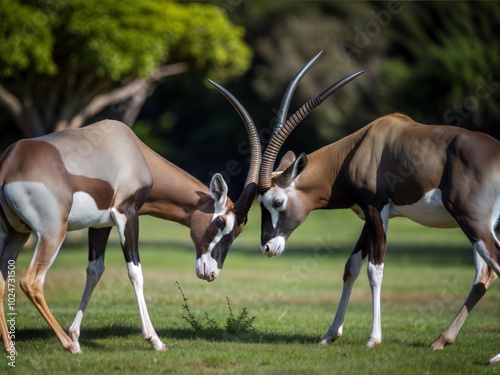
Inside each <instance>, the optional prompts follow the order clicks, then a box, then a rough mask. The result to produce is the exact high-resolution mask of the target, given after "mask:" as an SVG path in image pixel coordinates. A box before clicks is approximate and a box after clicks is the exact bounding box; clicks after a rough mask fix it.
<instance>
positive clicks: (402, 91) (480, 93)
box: [378, 1, 500, 138]
mask: <svg viewBox="0 0 500 375" xmlns="http://www.w3.org/2000/svg"><path fill="white" fill-rule="evenodd" d="M403 8H404V10H403V11H402V12H401V14H400V15H398V17H395V18H394V22H393V25H391V26H392V27H391V30H390V31H391V37H392V39H393V44H392V47H391V51H390V56H388V57H387V58H386V59H384V61H383V62H382V64H381V70H380V73H381V74H380V78H379V80H378V81H379V82H380V86H379V93H380V95H379V98H380V99H381V100H380V101H379V103H378V108H379V109H380V111H381V112H385V113H387V112H393V111H395V110H397V111H400V112H403V113H406V114H408V115H410V116H412V117H414V118H415V120H417V121H419V122H427V123H442V124H449V125H457V126H463V127H467V128H470V129H474V130H481V131H484V132H487V133H490V134H491V135H493V136H495V137H497V138H498V137H500V131H499V129H498V126H497V124H498V122H499V120H500V107H499V106H498V102H499V100H500V75H499V74H498V73H497V72H498V66H499V65H500V55H499V54H498V50H499V49H500V40H499V38H498V28H496V25H497V24H498V20H499V19H500V4H498V3H497V2H489V1H477V2H470V1H458V2H455V1H454V2H452V3H449V2H426V3H407V2H405V3H404V5H403Z"/></svg>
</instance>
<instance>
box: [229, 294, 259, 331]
mask: <svg viewBox="0 0 500 375" xmlns="http://www.w3.org/2000/svg"><path fill="white" fill-rule="evenodd" d="M226 300H227V308H228V310H229V316H228V317H227V319H226V332H227V333H232V334H234V335H237V334H240V333H247V332H249V331H252V330H253V323H254V321H255V316H252V317H250V316H249V315H248V310H247V308H246V307H243V309H241V311H240V313H239V314H238V316H235V315H234V313H233V309H232V308H231V303H230V301H229V297H226Z"/></svg>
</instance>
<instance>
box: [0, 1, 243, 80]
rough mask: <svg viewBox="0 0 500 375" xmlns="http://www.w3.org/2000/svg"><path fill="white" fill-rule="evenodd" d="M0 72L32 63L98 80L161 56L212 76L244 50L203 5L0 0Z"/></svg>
mask: <svg viewBox="0 0 500 375" xmlns="http://www.w3.org/2000/svg"><path fill="white" fill-rule="evenodd" d="M0 17H1V19H2V22H1V24H0V64H1V65H0V66H1V67H2V68H1V71H0V73H1V74H2V76H4V77H10V76H12V75H14V73H16V72H20V71H25V70H27V69H29V68H30V67H32V66H34V67H36V71H37V73H39V74H42V73H45V74H50V75H54V74H56V72H57V69H59V70H60V69H62V68H63V67H64V69H66V70H70V71H72V72H74V73H76V74H78V72H81V71H89V70H92V71H94V72H95V74H97V76H98V77H101V78H102V79H105V78H108V79H111V80H113V81H118V80H120V79H123V78H125V77H141V76H145V75H147V74H149V73H151V72H152V71H153V70H154V69H155V68H157V67H158V66H159V65H160V64H162V63H164V62H166V61H173V62H175V61H184V60H186V61H188V62H189V63H191V64H192V65H193V67H196V68H197V69H202V70H205V71H206V73H207V74H210V75H211V76H213V77H216V78H219V79H227V78H228V77H231V76H234V75H239V74H241V73H243V72H244V71H245V70H246V69H247V68H248V64H249V60H250V57H251V52H250V49H249V48H248V46H247V45H246V44H245V43H244V42H243V41H242V38H243V33H244V31H243V29H242V28H241V27H236V26H234V25H233V24H232V23H231V22H230V21H229V19H228V18H227V16H226V14H225V13H224V11H223V10H222V9H221V8H219V7H217V6H215V5H211V4H203V5H201V4H196V3H194V4H187V5H184V4H179V3H175V2H173V1H169V0H160V1H158V0H107V1H99V0H71V1H59V0H41V1H34V0H33V1H20V0H1V7H0Z"/></svg>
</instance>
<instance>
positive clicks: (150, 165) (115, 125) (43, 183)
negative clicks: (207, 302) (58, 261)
mask: <svg viewBox="0 0 500 375" xmlns="http://www.w3.org/2000/svg"><path fill="white" fill-rule="evenodd" d="M214 85H215V86H216V87H217V89H218V90H219V91H220V92H221V93H222V94H223V95H224V96H226V98H227V99H228V100H229V101H230V102H231V103H232V104H233V106H234V107H235V108H236V110H237V111H238V113H239V114H240V117H241V118H242V120H243V122H244V123H245V127H246V130H247V132H248V136H249V139H250V144H251V163H250V170H249V172H248V175H247V178H246V183H245V186H244V188H243V192H242V194H241V196H240V197H239V199H238V200H237V201H236V202H235V203H233V202H232V201H231V199H229V197H228V196H227V192H228V188H227V185H226V183H225V181H224V179H223V178H222V176H221V175H220V174H215V175H214V176H213V178H212V180H211V182H210V188H207V187H206V186H205V185H204V184H202V183H201V182H199V181H198V180H196V179H195V178H194V177H192V176H191V175H189V174H188V173H187V172H185V171H183V170H182V169H180V168H178V167H177V166H175V165H173V164H172V163H170V162H168V161H167V160H165V159H163V158H162V157H160V156H159V155H158V154H156V153H155V152H154V151H153V150H151V149H150V148H149V147H147V146H146V145H145V144H144V143H142V142H141V141H140V140H139V139H138V138H137V136H136V135H135V134H134V133H133V132H132V130H131V129H129V128H128V127H127V126H126V125H125V124H123V123H121V122H117V121H110V120H105V121H101V122H99V123H96V124H93V125H89V126H87V127H84V128H82V129H72V130H66V131H61V132H58V133H53V134H49V135H46V136H42V137H39V138H34V139H26V140H21V141H18V142H16V143H14V144H12V145H11V146H10V147H8V148H7V149H6V150H5V151H4V152H3V153H2V154H0V208H1V209H0V264H1V274H2V277H0V302H1V303H0V334H1V336H2V339H3V345H4V348H5V350H7V351H13V349H14V345H15V344H14V343H13V342H12V340H11V339H10V337H9V331H8V329H7V323H6V317H5V313H4V307H3V296H4V289H5V284H6V282H5V280H6V279H7V276H8V272H7V270H8V265H10V264H13V262H15V260H16V258H17V256H18V254H19V251H20V249H21V247H22V245H23V244H24V243H25V242H26V240H27V239H28V237H29V235H30V233H31V232H33V233H34V234H35V235H36V247H35V253H34V255H33V259H32V261H31V264H30V265H29V267H28V269H27V270H26V272H25V273H24V274H23V276H22V278H21V282H20V284H21V288H22V290H23V291H24V292H25V294H26V295H27V296H28V298H29V299H30V300H31V302H32V303H33V304H34V305H35V306H36V308H37V309H38V311H39V312H40V314H41V315H42V316H43V318H45V320H46V321H47V323H48V324H49V325H50V327H51V328H52V329H53V331H54V333H55V334H56V336H57V338H58V339H59V341H60V342H61V344H62V346H63V347H64V348H65V349H67V350H69V351H71V352H73V353H79V352H81V350H80V345H79V342H78V337H79V334H80V324H81V321H82V318H83V314H84V312H85V309H86V307H87V304H88V302H89V300H90V297H91V294H92V291H93V290H94V288H95V286H96V284H97V283H98V281H99V278H100V277H101V275H102V273H103V271H104V252H105V247H106V244H107V241H108V236H109V233H110V230H111V227H112V226H115V225H116V226H117V229H118V233H119V238H120V242H121V246H122V249H123V254H124V256H125V261H126V263H127V268H128V275H129V278H130V281H131V282H132V285H133V287H134V290H135V295H136V299H137V304H138V307H139V314H140V318H141V324H142V335H143V337H144V338H145V339H146V340H148V341H149V342H150V343H151V345H152V346H153V347H154V349H156V350H159V351H164V350H167V347H166V346H165V344H163V342H162V341H161V340H160V339H159V337H158V335H157V334H156V332H155V330H154V328H153V325H152V324H151V321H150V318H149V315H148V311H147V307H146V302H145V298H144V293H143V274H142V269H141V262H140V259H139V250H138V215H152V216H155V217H158V218H161V219H165V220H171V221H175V222H178V223H180V224H182V225H185V226H187V227H189V228H190V233H191V238H192V240H193V242H194V245H195V248H196V275H197V276H198V277H199V278H200V279H203V280H207V281H213V280H214V279H215V278H216V277H217V276H218V275H219V272H220V270H221V268H222V265H223V263H224V259H225V258H226V255H227V253H228V250H229V247H230V246H231V244H232V242H233V240H234V239H235V238H236V237H237V236H238V235H239V234H240V233H241V231H242V229H243V226H244V225H245V223H246V217H247V214H248V211H249V209H250V206H251V204H252V202H253V199H254V197H255V193H256V190H257V178H258V169H259V165H260V160H261V149H260V141H259V137H258V134H257V132H256V129H255V126H254V124H253V121H252V120H251V118H250V116H249V115H248V113H247V112H246V111H245V110H244V108H243V107H242V106H241V104H240V103H239V102H238V101H237V100H236V99H235V98H234V97H233V96H232V95H231V94H230V93H229V92H227V91H226V90H225V89H224V88H222V87H220V86H218V85H217V84H214ZM82 228H89V229H88V241H89V262H88V267H87V282H86V286H85V291H84V293H83V297H82V300H81V303H80V307H79V310H78V312H77V315H76V318H75V320H74V322H73V324H72V325H71V327H70V329H69V336H68V335H67V334H66V333H65V332H64V331H63V329H62V328H61V326H60V325H59V324H58V322H57V321H56V319H55V318H54V316H53V315H52V313H51V312H50V310H49V308H48V306H47V304H46V302H45V298H44V293H43V284H44V280H45V275H46V273H47V271H48V269H49V267H50V265H51V264H52V262H53V261H54V259H55V257H56V255H57V253H58V251H59V248H60V247H61V244H62V242H63V240H64V238H65V236H66V232H67V231H71V230H75V229H82Z"/></svg>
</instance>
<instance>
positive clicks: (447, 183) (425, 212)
mask: <svg viewBox="0 0 500 375" xmlns="http://www.w3.org/2000/svg"><path fill="white" fill-rule="evenodd" d="M318 56H319V54H318V55H317V56H315V57H314V58H313V59H312V60H311V61H310V62H309V63H308V64H306V65H305V66H304V67H303V68H302V69H301V70H300V71H299V72H298V73H297V75H296V76H295V78H294V79H293V80H292V81H291V82H290V84H289V87H288V88H287V91H286V92H285V95H284V99H283V101H282V105H281V107H280V110H279V112H278V113H279V115H278V116H277V119H276V125H275V130H274V133H273V137H272V138H271V140H270V142H269V144H268V146H267V148H266V149H265V151H264V155H263V157H262V164H261V167H260V170H259V192H258V201H259V204H260V207H261V216H262V222H261V227H262V228H261V229H262V231H261V246H260V248H261V251H262V252H263V254H264V255H266V256H268V257H272V256H278V255H280V254H281V253H282V252H283V251H284V249H285V245H286V241H287V239H288V238H289V236H290V235H291V233H292V232H293V231H294V230H295V229H296V228H297V227H298V226H299V225H300V224H301V223H302V222H303V221H304V220H305V218H306V217H307V215H308V214H309V212H311V211H312V210H320V209H323V210H324V209H340V208H347V209H349V208H350V209H352V210H353V211H354V212H355V213H356V214H357V215H358V216H359V217H360V218H361V219H363V220H364V221H365V224H364V227H363V229H362V232H361V235H360V237H359V239H358V241H357V243H356V245H355V247H354V250H353V252H352V254H351V256H350V257H349V259H348V261H347V263H346V265H345V270H344V275H343V289H342V294H341V298H340V302H339V305H338V310H337V313H336V315H335V318H334V320H333V322H332V324H331V326H330V327H329V329H328V331H327V332H326V334H325V335H324V336H323V338H322V341H321V343H323V344H328V343H331V342H333V341H335V340H337V339H338V338H340V337H341V336H342V333H343V324H344V317H345V312H346V308H347V304H348V302H349V297H350V295H351V291H352V288H353V285H354V282H355V281H356V278H357V277H358V275H359V273H360V269H361V266H362V263H363V262H364V260H365V259H366V258H368V269H367V273H368V279H369V284H370V288H371V295H372V309H373V321H372V331H371V335H370V338H369V341H368V344H367V346H368V347H373V346H374V345H377V344H380V343H381V342H382V330H381V322H380V319H381V317H380V293H381V286H382V278H383V271H384V257H385V252H386V233H387V225H388V220H389V218H392V217H396V216H403V217H407V218H409V219H411V220H413V221H415V222H417V223H420V224H422V225H425V226H429V227H438V228H452V227H458V228H460V229H461V230H462V231H463V233H465V235H466V236H467V238H468V239H469V241H470V242H471V243H472V246H473V249H474V260H475V267H476V273H475V277H474V282H473V286H472V289H471V291H470V293H469V295H468V297H467V299H466V301H465V302H464V304H463V306H462V308H461V309H460V311H459V312H458V314H457V315H456V317H455V319H454V320H453V321H452V322H451V324H450V325H449V327H448V328H447V329H446V330H445V331H444V332H443V333H442V334H441V335H440V336H439V338H438V339H437V340H436V341H435V342H434V343H433V344H432V345H431V348H432V349H433V350H439V349H443V348H444V347H445V346H446V345H449V344H451V343H453V342H454V340H455V338H456V337H457V335H458V332H459V330H460V328H461V326H462V324H463V323H464V321H465V319H466V318H467V316H468V314H469V313H470V311H471V310H472V309H473V308H474V306H475V305H476V304H477V302H479V300H480V299H481V298H482V297H483V295H484V294H485V293H486V291H487V290H488V289H489V288H490V287H491V286H492V285H493V283H494V282H495V280H496V279H497V278H498V276H500V243H499V242H498V239H497V238H496V236H495V232H494V228H495V225H496V223H497V221H498V218H499V216H500V169H499V167H497V166H500V142H499V141H498V140H496V139H494V138H492V137H490V136H488V135H486V134H484V133H480V132H473V131H469V130H466V129H463V128H459V127H454V126H435V125H424V124H419V123H417V122H416V121H414V120H412V119H411V118H409V117H407V116H404V115H401V114H391V115H387V116H383V117H381V118H378V119H376V120H375V121H373V122H372V123H370V124H368V125H366V126H365V127H363V128H362V129H360V130H358V131H356V132H355V133H353V134H351V135H349V136H347V137H345V138H343V139H340V140H339V141H337V142H334V143H332V144H330V145H328V146H324V147H323V148H320V149H318V150H316V151H314V152H312V153H310V154H308V155H306V154H304V153H303V154H300V155H299V156H298V157H296V156H295V154H294V153H293V152H291V151H289V152H288V153H286V154H285V155H284V156H283V158H282V159H281V161H280V163H279V165H278V167H277V169H276V171H274V172H273V166H274V164H275V161H276V157H277V155H278V152H279V151H280V149H281V147H282V145H283V143H284V142H285V140H286V138H287V137H288V135H289V134H290V133H291V132H292V130H293V129H294V128H295V127H296V126H297V125H298V124H299V123H300V122H301V121H302V120H303V119H304V118H305V117H306V116H307V115H308V114H309V113H310V112H311V111H312V110H313V109H314V108H315V107H316V106H317V105H319V104H320V103H321V102H323V100H324V99H326V97H328V96H329V95H330V94H331V93H333V92H334V91H335V88H337V87H339V86H341V85H343V84H345V83H347V82H349V81H350V80H352V79H354V78H356V77H357V76H359V75H360V74H361V73H362V72H363V71H360V72H357V73H354V74H352V75H350V76H348V77H346V78H344V79H343V80H341V81H339V82H337V83H335V84H334V85H332V86H331V87H330V88H328V89H327V90H325V91H324V92H323V93H322V94H320V95H318V96H317V97H315V98H314V99H312V100H310V101H309V102H307V103H306V104H304V105H303V106H302V107H301V108H300V109H299V110H298V111H297V112H295V114H293V115H292V116H290V117H289V118H288V120H286V122H285V121H284V120H285V116H286V113H287V110H288V106H289V102H290V98H291V96H292V95H293V91H294V90H295V87H296V85H297V83H298V81H299V80H300V79H301V78H302V76H303V75H304V74H305V72H306V71H307V70H308V69H309V67H310V65H311V64H312V63H313V62H314V61H315V60H316V59H317V58H318ZM495 361H496V362H500V355H497V356H495V357H494V358H492V359H491V362H492V363H493V362H495Z"/></svg>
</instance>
